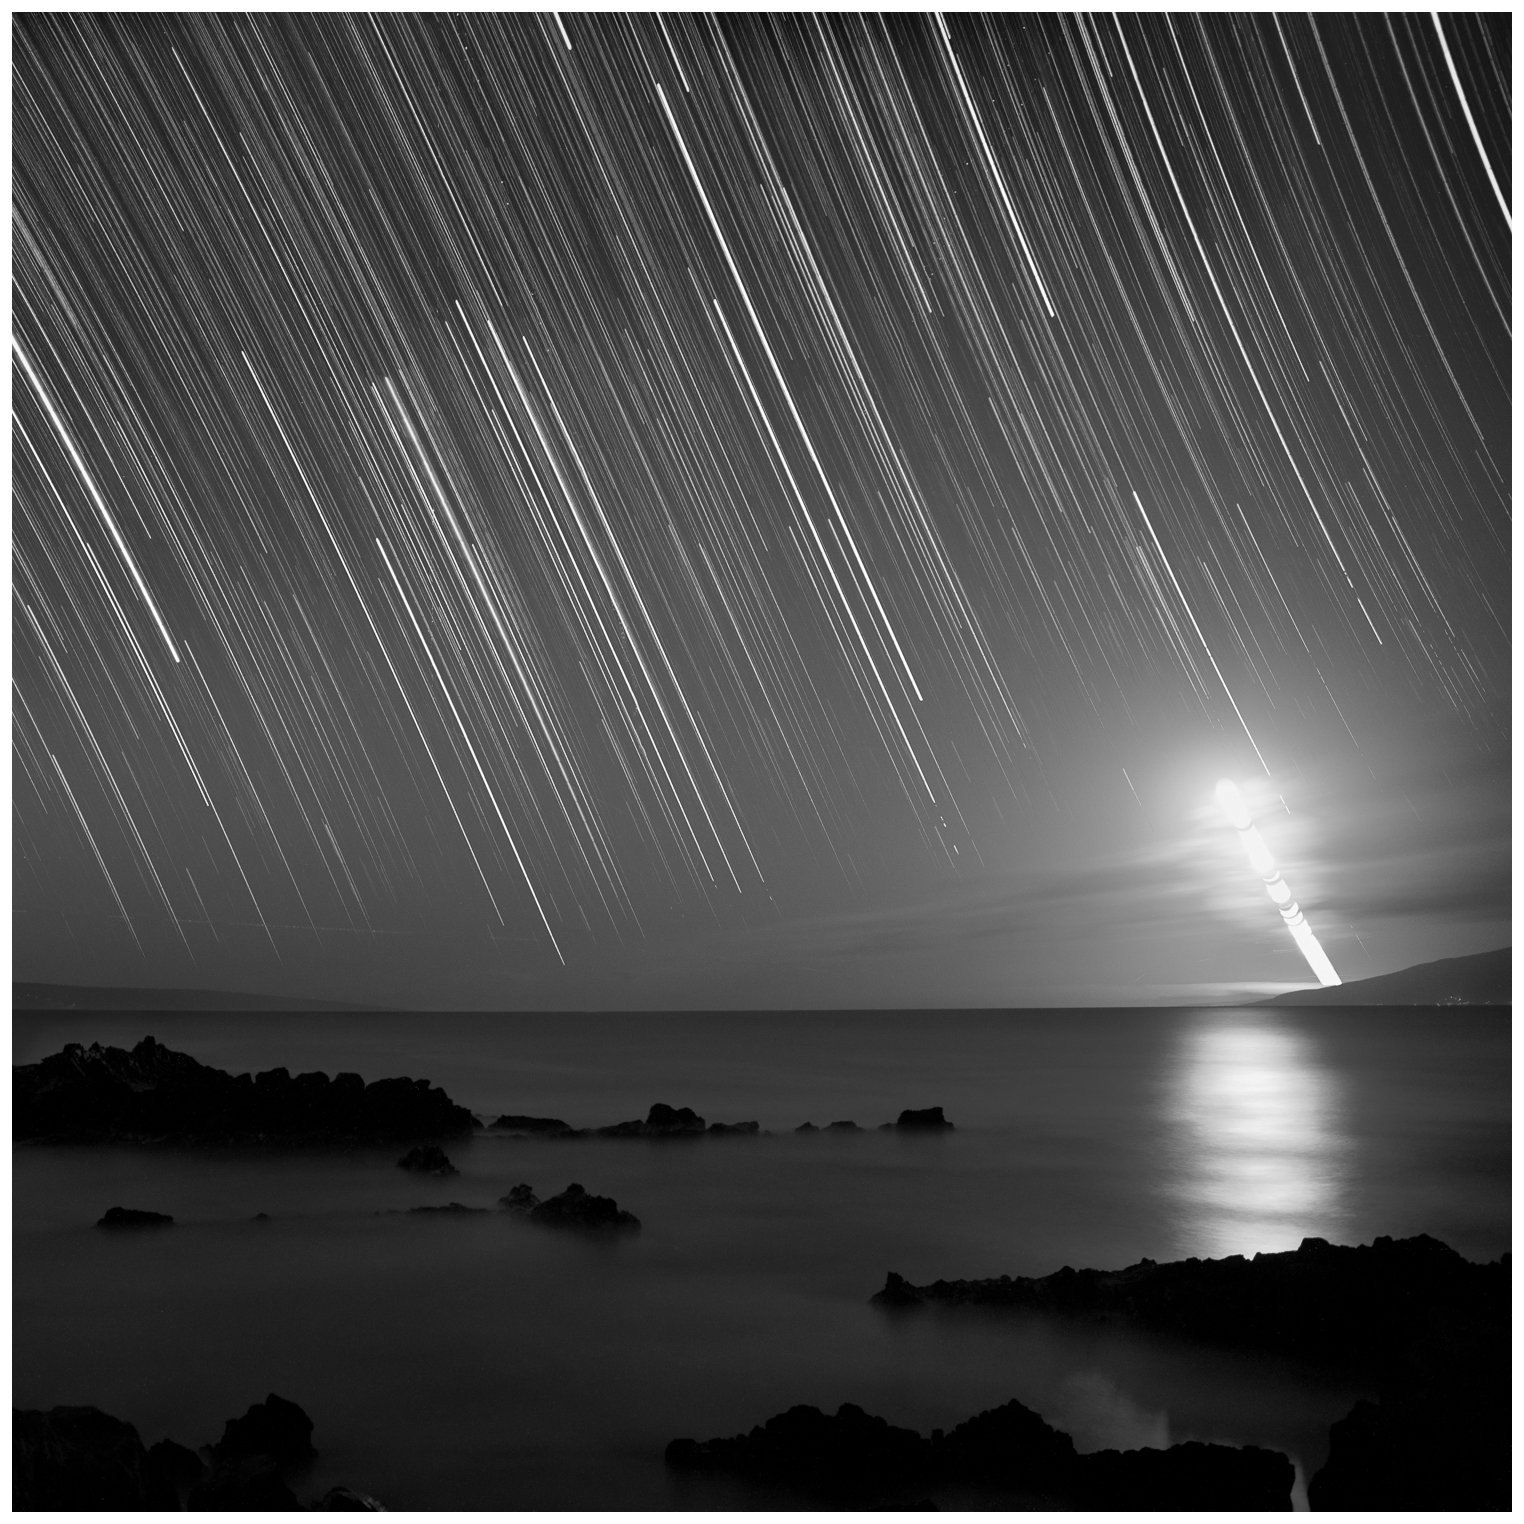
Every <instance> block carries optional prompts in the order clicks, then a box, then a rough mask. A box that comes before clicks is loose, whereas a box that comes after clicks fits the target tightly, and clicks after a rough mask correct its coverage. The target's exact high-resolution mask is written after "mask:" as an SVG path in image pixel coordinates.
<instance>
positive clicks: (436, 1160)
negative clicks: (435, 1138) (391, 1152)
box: [397, 1143, 460, 1175]
mask: <svg viewBox="0 0 1524 1524" xmlns="http://www.w3.org/2000/svg"><path fill="white" fill-rule="evenodd" d="M397 1168H398V1169H405V1170H409V1171H411V1172H412V1173H413V1174H415V1175H458V1174H459V1173H460V1171H459V1170H458V1169H456V1168H455V1166H454V1165H453V1164H451V1163H450V1157H449V1155H448V1154H446V1153H445V1151H444V1149H442V1148H440V1147H439V1146H438V1144H436V1143H423V1144H420V1145H419V1146H418V1147H417V1148H410V1149H409V1150H408V1151H407V1152H406V1153H405V1154H403V1156H402V1157H401V1158H400V1159H399V1160H398V1161H397Z"/></svg>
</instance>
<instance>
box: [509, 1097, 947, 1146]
mask: <svg viewBox="0 0 1524 1524" xmlns="http://www.w3.org/2000/svg"><path fill="white" fill-rule="evenodd" d="M877 1130H878V1131H879V1132H952V1131H954V1130H955V1129H954V1128H953V1124H952V1123H951V1122H949V1121H948V1120H947V1118H946V1117H945V1116H943V1114H942V1108H941V1107H940V1106H928V1107H927V1108H925V1109H924V1110H922V1111H910V1110H906V1111H902V1112H901V1113H900V1114H899V1118H898V1120H897V1121H893V1122H883V1123H881V1124H880V1125H879V1127H878V1129H877ZM487 1131H488V1132H492V1133H499V1134H503V1135H505V1136H508V1137H524V1138H555V1139H558V1140H570V1139H577V1138H701V1137H710V1138H714V1137H726V1136H730V1137H758V1136H761V1137H769V1136H771V1134H769V1133H765V1132H763V1131H762V1128H761V1125H760V1124H759V1123H757V1122H706V1121H705V1120H704V1118H703V1117H701V1116H700V1115H699V1114H698V1113H697V1112H696V1111H694V1110H693V1108H692V1107H691V1106H668V1105H667V1104H666V1103H665V1102H663V1101H657V1102H656V1104H655V1105H653V1106H652V1107H651V1109H650V1111H649V1112H648V1113H647V1115H646V1118H645V1120H644V1121H642V1120H640V1118H638V1117H637V1118H635V1119H634V1120H632V1121H628V1122H614V1123H612V1124H610V1125H609V1126H607V1127H573V1126H571V1124H570V1123H568V1122H563V1121H562V1120H561V1119H560V1118H559V1117H531V1116H521V1115H519V1114H517V1113H515V1112H505V1113H504V1114H503V1115H502V1116H500V1117H498V1118H497V1119H496V1120H495V1121H492V1122H489V1123H488V1124H487ZM794 1131H795V1132H796V1133H811V1132H866V1131H868V1129H867V1128H864V1127H859V1126H858V1124H857V1123H856V1122H850V1121H846V1122H831V1123H830V1124H829V1125H827V1126H826V1127H817V1126H816V1125H815V1124H814V1123H813V1122H805V1123H802V1124H801V1125H800V1126H798V1127H796V1128H795V1129H794Z"/></svg>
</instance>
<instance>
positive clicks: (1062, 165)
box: [12, 13, 1511, 1009]
mask: <svg viewBox="0 0 1524 1524" xmlns="http://www.w3.org/2000/svg"><path fill="white" fill-rule="evenodd" d="M13 46H14V69H15V82H14V97H13V102H14V105H13V110H14V119H13V125H14V170H13V190H14V202H15V213H14V219H15V220H14V235H13V237H14V254H13V258H14V276H15V291H14V306H13V312H14V343H13V375H12V397H13V445H12V461H13V543H14V554H15V560H14V591H15V607H14V620H15V624H14V642H13V671H14V677H15V683H16V698H15V715H16V726H15V735H16V750H15V761H14V802H15V810H14V817H13V819H14V838H13V839H14V855H15V872H14V911H15V974H16V977H17V978H20V979H33V980H55V981H63V982H76V983H100V984H136V985H155V986H185V987H198V988H223V989H241V990H256V991H263V992H267V993H284V994H297V995H312V996H324V997H330V998H337V999H345V1000H353V1001H366V1002H379V1003H382V1004H394V1005H420V1006H431V1007H441V1008H451V1007H504V1008H546V1009H550V1008H559V1007H578V1006H602V1007H614V1008H618V1007H663V1006H669V1005H670V1006H686V1007H699V1008H708V1007H712V1008H724V1007H734V1006H779V1007H783V1006H803V1007H837V1006H869V1007H872V1006H888V1005H909V1006H963V1005H995V1006H999V1005H1007V1004H1010V1005H1019V1004H1073V1003H1101V1004H1121V1003H1128V1002H1133V1001H1157V1000H1164V999H1182V1000H1198V999H1207V998H1213V997H1223V996H1227V995H1234V996H1236V998H1244V997H1245V996H1247V995H1249V994H1252V993H1254V992H1256V991H1269V990H1272V989H1283V988H1287V987H1290V986H1292V985H1300V984H1308V983H1311V982H1312V978H1311V975H1310V973H1309V972H1308V969H1307V966H1306V964H1305V963H1304V962H1303V960H1302V957H1301V955H1300V954H1299V953H1298V951H1297V949H1296V947H1295V945H1294V944H1293V942H1292V941H1291V939H1290V938H1289V937H1288V935H1287V934H1286V932H1285V930H1284V928H1283V926H1282V925H1281V921H1280V918H1279V916H1278V915H1277V914H1276V912H1275V907H1274V906H1273V905H1272V904H1271V903H1270V902H1269V901H1268V900H1267V899H1266V897H1265V894H1264V891H1263V889H1262V887H1261V886H1260V884H1259V883H1258V881H1257V879H1256V878H1255V876H1254V875H1253V873H1252V871H1251V870H1250V868H1249V867H1248V865H1247V863H1246V861H1245V860H1244V858H1243V854H1242V851H1241V848H1240V846H1239V843H1238V841H1237V839H1236V837H1235V835H1234V833H1233V831H1232V830H1231V829H1230V828H1229V827H1228V826H1227V825H1226V824H1225V822H1224V820H1223V818H1222V816H1221V814H1220V813H1219V811H1218V809H1217V807H1216V805H1215V803H1214V801H1213V792H1212V791H1213V787H1214V785H1215V783H1216V781H1217V780H1218V779H1219V778H1220V777H1231V778H1233V779H1236V780H1237V781H1238V783H1239V784H1240V786H1241V787H1242V788H1243V790H1244V792H1245V794H1246V796H1247V797H1248V798H1249V799H1250V801H1251V803H1252V805H1253V806H1254V808H1255V810H1256V812H1257V818H1258V823H1259V825H1260V828H1261V830H1262V832H1263V833H1264V835H1265V837H1266V839H1267V841H1269V842H1270V843H1271V845H1272V846H1273V848H1274V850H1275V853H1276V855H1277V856H1278V858H1279V859H1280V862H1281V865H1282V867H1283V869H1284V871H1285V874H1286V877H1287V879H1288V881H1289V883H1290V885H1291V888H1292V890H1293V891H1294V892H1295V894H1296V896H1297V899H1298V900H1299V901H1300V903H1301V905H1302V907H1303V908H1304V910H1305V911H1306V913H1307V916H1308V918H1309V920H1310V921H1311V924H1312V926H1313V928H1314V930H1315V931H1316V933H1317V935H1318V936H1319V938H1320V939H1321V941H1322V943H1323V945H1324V947H1325V948H1326V950H1327V952H1328V954H1329V956H1330V958H1331V959H1332V961H1333V963H1334V964H1335V966H1336V967H1337V968H1338V970H1339V972H1340V974H1342V976H1343V977H1344V978H1345V979H1346V980H1348V979H1354V978H1361V977H1365V976H1368V975H1371V974H1376V973H1382V972H1387V971H1389V970H1392V969H1395V968H1400V967H1404V966H1406V965H1408V964H1411V963H1415V962H1419V961H1423V960H1425V959H1428V958H1437V957H1446V956H1453V955H1457V954H1461V953H1468V952H1474V951H1480V950H1482V949H1485V948H1488V947H1493V946H1498V945H1502V944H1503V943H1506V942H1507V941H1508V940H1509V926H1508V922H1509V901H1508V832H1509V826H1508V819H1509V814H1508V811H1509V796H1508V765H1509V764H1508V725H1509V709H1508V680H1509V679H1508V673H1509V667H1508V661H1509V596H1510V577H1509V568H1508V553H1509V545H1510V536H1509V529H1508V499H1509V494H1510V480H1511V460H1510V448H1509V440H1510V407H1509V398H1508V377H1509V370H1510V351H1511V335H1510V330H1509V322H1510V311H1511V292H1510V265H1511V255H1510V235H1511V227H1510V221H1509V217H1510V215H1511V214H1510V212H1509V210H1508V208H1509V205H1510V200H1511V184H1510V178H1509V169H1510V162H1511V122H1510V78H1509V58H1510V48H1511V39H1510V18H1509V17H1508V15H1506V14H1489V15H1483V16H1477V15H1468V14H1448V15H1446V16H1445V17H1444V19H1443V22H1442V33H1441V31H1440V30H1439V29H1437V28H1436V25H1435V22H1434V21H1433V19H1432V18H1431V17H1430V16H1428V15H1427V14H1423V15H1408V16H1398V17H1392V18H1388V17H1385V16H1382V15H1378V14H1362V15H1359V16H1332V17H1324V16H1319V17H1318V18H1316V19H1315V20H1310V19H1309V18H1308V17H1306V16H1303V15H1298V16H1286V17H1276V16H1273V15H1268V14H1258V15H1252V16H1227V15H1216V14H1213V15H1204V16H1192V15H1177V16H1172V17H1163V16H1138V15H1126V16H1123V17H1121V18H1119V19H1113V18H1111V17H1107V16H1102V15H1099V14H1089V15H1086V16H1084V17H1081V18H1057V17H1052V16H1034V15H1024V14H1019V13H1007V14H1003V15H999V16H994V17H983V16H976V15H965V14H955V15H949V16H947V17H946V19H945V21H944V20H938V19H937V18H936V17H927V16H915V15H905V14H894V15H887V16H875V15H868V14H862V15H857V14H847V15H835V16H828V17H815V16H797V15H791V16H765V15H764V16H738V15H730V16H724V17H721V18H719V19H712V18H705V17H701V16H697V15H691V14H680V15H667V16H655V15H643V16H610V15H593V14H563V15H562V16H561V17H560V18H559V19H558V18H557V17H556V16H554V15H549V14H547V15H523V14H493V15H467V16H446V15H431V16H413V15H395V14H393V15H376V16H343V15H339V14H319V15H307V16H295V15H290V16H288V15H260V16H255V17H247V16H233V15H222V14H217V15H186V16H170V17H164V16H141V17H140V16H129V15H97V16H81V15H29V16H23V17H20V18H18V19H17V20H16V22H15V24H14V38H13Z"/></svg>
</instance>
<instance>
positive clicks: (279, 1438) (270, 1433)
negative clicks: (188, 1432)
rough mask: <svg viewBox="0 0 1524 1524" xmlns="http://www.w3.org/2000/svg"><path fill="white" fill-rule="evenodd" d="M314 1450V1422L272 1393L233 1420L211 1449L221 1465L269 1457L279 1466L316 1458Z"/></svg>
mask: <svg viewBox="0 0 1524 1524" xmlns="http://www.w3.org/2000/svg"><path fill="white" fill-rule="evenodd" d="M316 1454H317V1451H316V1450H314V1449H313V1448H312V1420H311V1419H310V1418H309V1417H308V1416H307V1415H306V1414H305V1413H304V1412H303V1411H302V1410H301V1408H299V1407H298V1406H297V1405H296V1403H294V1402H289V1401H288V1400H287V1399H286V1398H284V1397H277V1396H276V1395H275V1393H274V1392H271V1393H270V1395H269V1396H268V1397H266V1398H265V1400H264V1401H263V1402H256V1403H255V1404H254V1405H253V1406H252V1407H251V1408H250V1409H249V1411H248V1412H247V1413H245V1414H244V1415H243V1417H242V1418H230V1419H228V1421H227V1422H226V1423H225V1424H224V1425H223V1427H222V1438H221V1439H219V1440H218V1441H217V1443H216V1444H215V1445H213V1446H212V1455H213V1456H214V1457H215V1459H216V1460H218V1461H219V1462H221V1461H231V1460H237V1459H241V1458H243V1457H245V1456H253V1455H264V1456H268V1457H269V1458H270V1459H271V1460H272V1461H274V1462H275V1464H276V1465H278V1466H291V1465H296V1464H299V1463H300V1462H302V1461H309V1460H311V1459H313V1457H314V1456H316Z"/></svg>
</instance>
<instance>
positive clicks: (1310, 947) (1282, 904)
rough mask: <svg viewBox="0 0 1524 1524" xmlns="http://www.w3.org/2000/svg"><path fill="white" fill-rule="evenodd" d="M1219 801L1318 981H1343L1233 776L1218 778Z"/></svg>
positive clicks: (1323, 983)
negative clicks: (1313, 929)
mask: <svg viewBox="0 0 1524 1524" xmlns="http://www.w3.org/2000/svg"><path fill="white" fill-rule="evenodd" d="M1217 803H1218V804H1219V805H1220V806H1221V807H1222V812H1223V814H1224V815H1226V816H1227V817H1228V820H1229V821H1230V822H1231V823H1232V825H1233V828H1234V829H1235V830H1236V831H1237V832H1238V839H1239V840H1240V841H1241V842H1243V844H1244V850H1245V851H1246V852H1247V853H1248V854H1249V862H1250V863H1251V864H1252V866H1253V868H1254V871H1255V872H1256V873H1257V874H1259V876H1260V878H1261V879H1263V880H1264V884H1265V892H1266V893H1267V894H1268V895H1269V896H1270V898H1271V899H1272V900H1274V901H1275V903H1276V905H1277V907H1278V908H1279V910H1280V912H1281V919H1282V920H1283V921H1284V922H1285V923H1286V930H1287V931H1289V932H1290V933H1291V935H1292V938H1293V939H1294V940H1295V942H1296V945H1297V946H1298V947H1299V948H1301V950H1302V956H1303V957H1304V958H1306V960H1307V965H1308V967H1309V968H1311V970H1312V971H1313V973H1315V974H1316V975H1317V976H1318V983H1319V984H1322V985H1329V984H1343V982H1344V981H1343V980H1342V979H1341V978H1340V977H1339V976H1338V974H1337V973H1335V972H1334V966H1333V964H1332V963H1330V962H1329V961H1328V954H1327V953H1326V952H1324V951H1323V946H1322V944H1321V943H1320V942H1319V941H1318V939H1317V937H1315V936H1314V935H1313V931H1312V927H1311V926H1309V925H1308V924H1307V917H1306V916H1304V915H1303V914H1302V912H1301V909H1300V908H1299V906H1298V905H1297V902H1296V901H1295V900H1294V899H1292V898H1291V887H1290V885H1288V884H1287V882H1286V880H1285V879H1283V878H1282V877H1281V870H1280V869H1279V868H1278V867H1277V866H1276V862H1275V857H1274V855H1273V854H1272V853H1271V851H1270V848H1269V847H1267V846H1266V845H1265V839H1264V837H1262V836H1261V835H1260V834H1259V831H1258V829H1257V828H1256V826H1255V824H1254V817H1253V816H1252V815H1250V813H1249V806H1248V805H1247V804H1245V803H1244V796H1243V795H1242V794H1241V793H1239V791H1238V785H1237V784H1236V783H1234V782H1233V781H1232V780H1231V779H1229V778H1223V779H1221V780H1220V781H1219V782H1218V784H1217Z"/></svg>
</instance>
